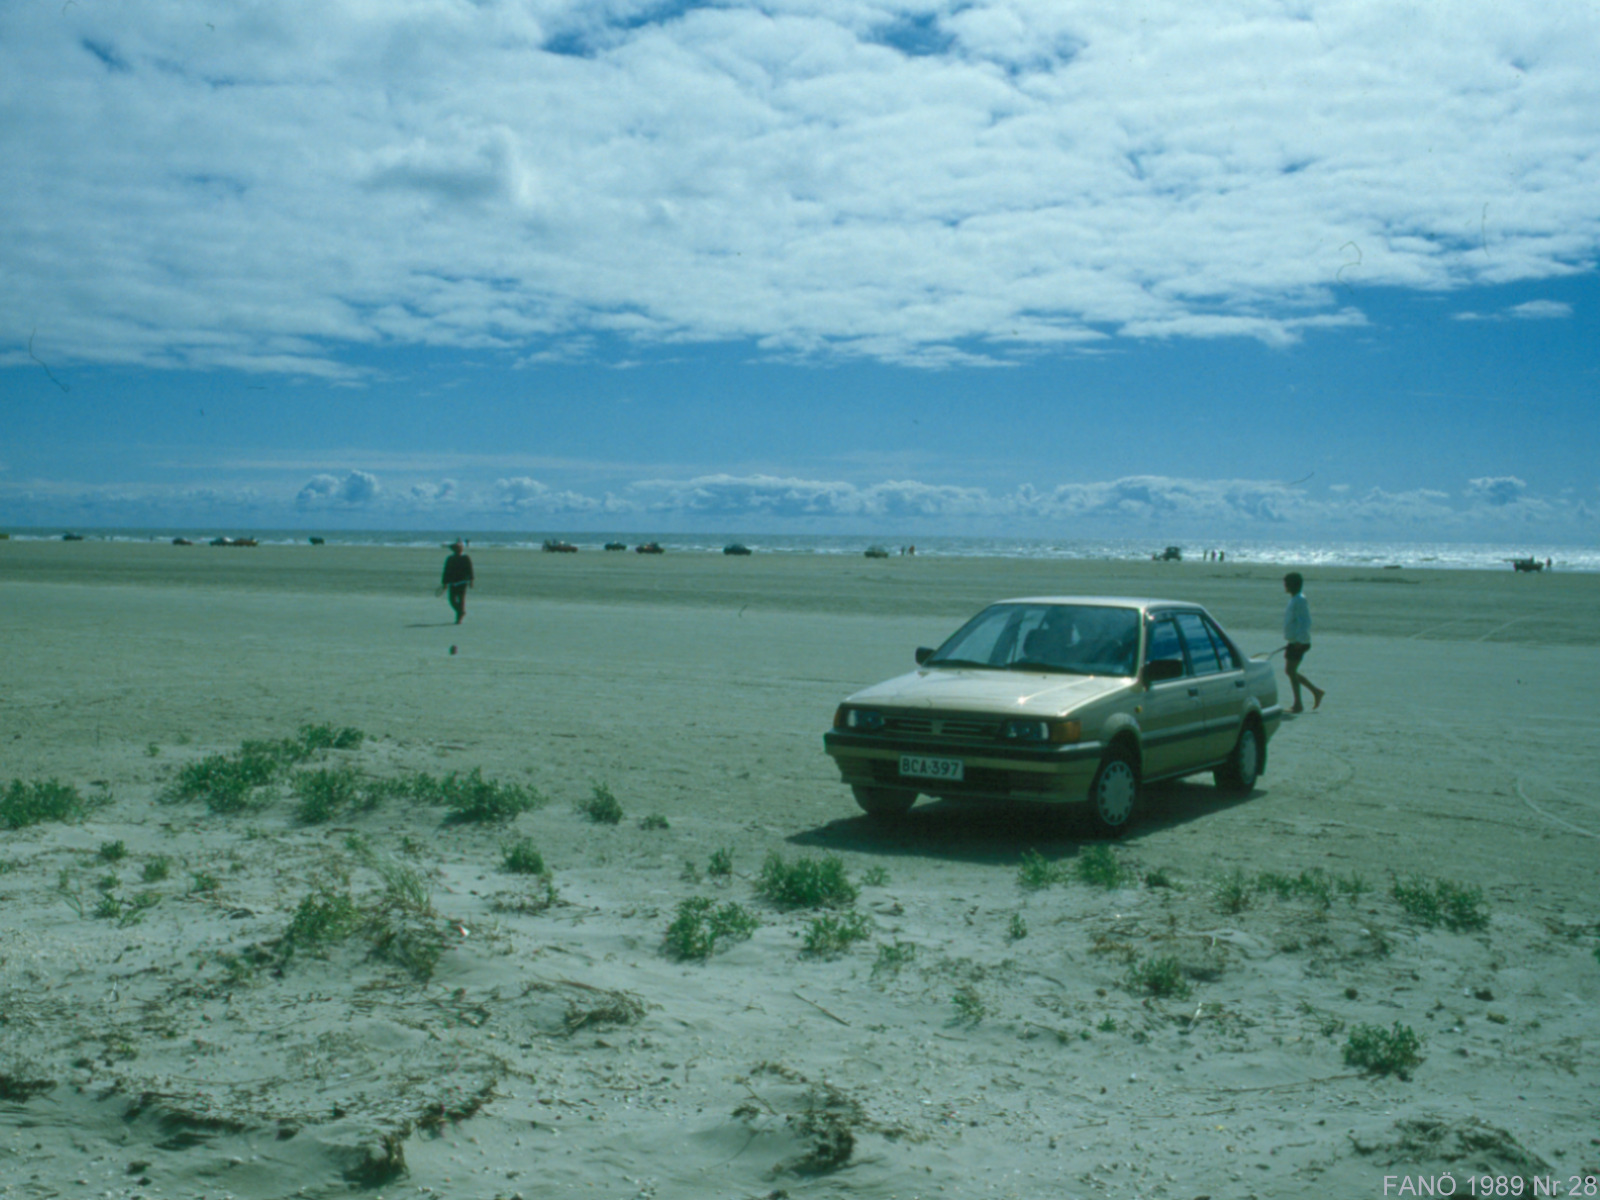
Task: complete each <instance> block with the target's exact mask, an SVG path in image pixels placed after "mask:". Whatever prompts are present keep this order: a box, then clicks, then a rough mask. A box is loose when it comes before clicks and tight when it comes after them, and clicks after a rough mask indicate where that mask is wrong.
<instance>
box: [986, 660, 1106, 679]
mask: <svg viewBox="0 0 1600 1200" xmlns="http://www.w3.org/2000/svg"><path fill="white" fill-rule="evenodd" d="M1006 670H1008V671H1055V672H1057V673H1058V674H1061V675H1093V674H1094V672H1093V671H1086V670H1084V669H1083V668H1082V667H1068V666H1063V665H1062V664H1061V663H1047V662H1040V661H1039V660H1038V659H1036V658H1019V659H1017V661H1016V662H1014V663H1011V664H1010V665H1009V666H1008V667H1006Z"/></svg>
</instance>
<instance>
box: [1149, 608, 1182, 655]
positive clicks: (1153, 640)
mask: <svg viewBox="0 0 1600 1200" xmlns="http://www.w3.org/2000/svg"><path fill="white" fill-rule="evenodd" d="M1145 645H1146V646H1147V647H1148V649H1146V651H1145V656H1144V660H1145V662H1147V663H1153V662H1161V661H1162V660H1163V659H1168V658H1175V659H1177V660H1178V661H1179V662H1182V661H1183V642H1182V641H1180V640H1179V638H1178V627H1177V626H1176V625H1174V624H1173V623H1172V618H1171V617H1161V618H1159V619H1158V620H1155V621H1152V622H1151V623H1150V635H1149V637H1147V638H1146V639H1145Z"/></svg>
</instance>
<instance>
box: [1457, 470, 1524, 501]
mask: <svg viewBox="0 0 1600 1200" xmlns="http://www.w3.org/2000/svg"><path fill="white" fill-rule="evenodd" d="M1527 490H1528V485H1527V484H1526V483H1524V482H1523V481H1522V480H1520V479H1518V478H1517V477H1516V476H1515V475H1493V476H1485V477H1484V478H1482V479H1469V480H1468V481H1467V496H1468V497H1469V498H1470V499H1472V500H1477V501H1481V502H1483V503H1484V504H1490V505H1494V506H1495V507H1503V506H1505V505H1507V504H1515V503H1516V502H1517V501H1518V500H1520V499H1522V497H1523V494H1524V493H1525V492H1526V491H1527Z"/></svg>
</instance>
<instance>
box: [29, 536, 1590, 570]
mask: <svg viewBox="0 0 1600 1200" xmlns="http://www.w3.org/2000/svg"><path fill="white" fill-rule="evenodd" d="M10 532H11V536H12V537H13V538H16V539H19V540H50V541H55V540H60V538H61V536H62V534H63V532H64V531H63V530H62V529H59V528H56V529H23V530H16V529H13V530H11V531H10ZM72 532H74V533H76V534H79V535H81V536H83V537H84V538H89V539H101V540H107V541H117V542H150V541H156V542H163V541H171V540H172V539H173V538H175V537H186V538H189V539H190V540H191V541H195V542H208V541H210V540H211V539H212V538H214V537H217V536H231V537H246V536H248V537H253V538H255V539H257V540H258V541H259V542H261V543H262V544H264V545H266V544H276V545H290V544H300V545H303V544H305V543H306V542H307V541H308V539H309V538H310V537H312V536H317V537H321V538H323V539H325V541H326V542H327V544H328V545H330V546H337V545H347V546H412V547H429V548H434V549H440V548H443V547H445V546H446V545H448V544H449V543H450V542H452V541H454V540H455V538H456V537H461V538H463V539H464V540H465V541H467V542H468V543H470V544H471V545H473V546H475V547H478V548H480V549H483V548H497V549H499V548H503V549H516V550H533V551H538V550H540V549H541V548H542V547H543V545H544V542H545V540H546V539H547V538H559V539H562V540H565V541H568V542H570V543H571V544H573V545H574V546H577V547H578V549H579V550H580V551H590V550H596V551H598V550H601V549H602V548H603V547H604V546H605V544H606V543H607V542H621V543H623V544H625V545H626V546H627V547H628V548H629V549H630V550H631V549H632V548H633V547H634V546H637V545H638V544H639V543H641V542H652V541H653V542H658V543H660V545H661V547H662V548H663V549H664V550H667V551H670V552H678V553H693V554H720V553H722V549H723V547H724V546H727V545H728V544H730V543H732V542H738V543H740V544H742V545H745V546H748V547H749V548H750V549H751V550H752V551H753V552H755V553H757V554H847V555H859V554H862V553H864V552H865V551H866V550H867V549H868V548H869V547H871V546H874V545H876V546H881V547H882V548H883V549H884V550H886V551H888V553H889V554H891V555H897V554H900V553H901V552H902V551H904V550H906V549H908V548H909V544H908V543H903V542H893V543H890V542H874V541H873V539H871V538H869V537H865V536H860V535H851V534H793V533H725V534H724V533H662V534H639V533H583V534H576V533H560V532H553V533H552V532H545V531H524V532H507V531H504V530H498V531H494V530H479V531H472V530H451V531H441V530H436V529H435V530H419V529H369V530H348V529H346V530H335V529H330V530H327V531H318V532H316V533H315V534H313V531H310V530H305V529H252V530H246V529H228V530H218V529H209V528H207V529H202V528H188V529H182V528H176V527H173V528H141V529H135V528H121V529H96V528H80V529H75V530H73V531H72ZM1158 543H1160V544H1158ZM1167 544H1169V543H1165V542H1161V539H1159V538H1017V537H929V538H918V539H917V540H916V542H915V548H916V553H917V554H918V555H919V556H926V557H930V558H949V557H955V558H1037V559H1065V560H1098V561H1108V560H1111V561H1116V560H1121V561H1134V560H1139V559H1145V560H1148V559H1149V558H1150V556H1151V555H1152V554H1157V553H1160V552H1161V551H1162V550H1163V549H1164V548H1165V546H1166V545H1167ZM1179 544H1180V546H1181V549H1182V551H1183V556H1184V560H1185V561H1187V562H1195V561H1203V560H1204V559H1205V556H1206V554H1207V553H1208V552H1210V551H1220V552H1221V553H1223V554H1225V555H1226V558H1227V561H1229V562H1238V563H1268V564H1272V565H1274V566H1278V565H1281V566H1301V567H1325V566H1343V567H1377V568H1382V567H1390V566H1398V567H1406V568H1425V569H1427V568H1433V569H1443V570H1509V569H1510V567H1509V564H1510V561H1511V560H1512V559H1514V558H1524V557H1529V556H1537V557H1538V558H1539V559H1540V560H1544V559H1546V558H1548V559H1550V560H1552V566H1553V568H1554V569H1555V570H1557V571H1586V572H1596V571H1600V547H1589V546H1539V545H1534V544H1532V543H1528V544H1517V545H1511V544H1506V543H1491V542H1403V541H1312V540H1297V539H1287V538H1286V539H1282V540H1267V539H1258V538H1257V539H1252V538H1241V539H1237V540H1222V541H1217V542H1213V543H1207V544H1201V543H1197V542H1189V541H1186V542H1181V543H1179Z"/></svg>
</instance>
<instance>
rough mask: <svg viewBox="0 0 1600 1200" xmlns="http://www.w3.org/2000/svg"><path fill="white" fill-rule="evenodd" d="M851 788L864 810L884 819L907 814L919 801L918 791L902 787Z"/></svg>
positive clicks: (871, 815) (870, 814) (868, 813)
mask: <svg viewBox="0 0 1600 1200" xmlns="http://www.w3.org/2000/svg"><path fill="white" fill-rule="evenodd" d="M850 790H851V791H852V792H854V793H855V797H856V803H857V804H859V805H860V806H861V811H862V812H864V813H866V814H867V816H869V817H878V818H882V819H884V820H888V819H891V818H894V817H903V816H905V815H906V813H908V812H910V811H911V806H912V805H913V804H915V803H916V802H917V793H915V792H908V791H904V790H902V789H900V788H883V787H859V786H858V787H853V788H851V789H850Z"/></svg>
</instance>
